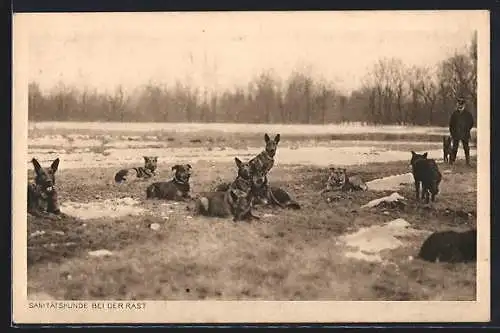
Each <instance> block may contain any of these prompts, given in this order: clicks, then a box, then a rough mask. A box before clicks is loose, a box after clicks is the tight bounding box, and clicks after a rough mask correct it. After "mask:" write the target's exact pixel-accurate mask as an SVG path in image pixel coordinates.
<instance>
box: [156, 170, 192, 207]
mask: <svg viewBox="0 0 500 333" xmlns="http://www.w3.org/2000/svg"><path fill="white" fill-rule="evenodd" d="M191 170H192V167H191V165H190V164H176V165H174V166H173V167H172V171H175V173H174V177H173V179H172V180H170V181H168V182H155V183H153V184H151V185H149V186H148V187H147V188H146V198H147V199H165V200H173V201H184V200H186V199H190V198H191V195H190V190H191V187H190V185H189V180H190V178H191Z"/></svg>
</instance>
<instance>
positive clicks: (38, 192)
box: [28, 158, 62, 217]
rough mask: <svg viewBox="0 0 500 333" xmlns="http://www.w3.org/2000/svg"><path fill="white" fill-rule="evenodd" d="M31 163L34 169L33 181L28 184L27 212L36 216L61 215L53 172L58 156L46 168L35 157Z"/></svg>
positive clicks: (56, 166)
mask: <svg viewBox="0 0 500 333" xmlns="http://www.w3.org/2000/svg"><path fill="white" fill-rule="evenodd" d="M31 163H33V167H34V169H35V181H34V182H33V183H31V184H28V213H29V214H31V215H33V216H37V217H42V216H49V217H50V214H55V215H61V214H62V213H61V210H60V208H59V200H58V195H57V190H56V188H55V185H56V178H55V173H56V172H57V168H58V167H59V158H56V159H55V160H54V161H53V162H52V164H51V165H50V167H48V168H43V167H42V166H41V165H40V163H39V162H38V161H37V159H36V158H33V159H32V160H31Z"/></svg>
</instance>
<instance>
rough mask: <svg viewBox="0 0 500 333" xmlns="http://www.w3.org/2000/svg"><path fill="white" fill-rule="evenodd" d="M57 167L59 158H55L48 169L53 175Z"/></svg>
mask: <svg viewBox="0 0 500 333" xmlns="http://www.w3.org/2000/svg"><path fill="white" fill-rule="evenodd" d="M58 167H59V157H58V158H56V159H55V160H54V162H52V164H51V165H50V168H51V169H52V172H53V173H56V171H57V168H58Z"/></svg>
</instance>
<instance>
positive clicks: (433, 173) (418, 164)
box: [410, 151, 442, 203]
mask: <svg viewBox="0 0 500 333" xmlns="http://www.w3.org/2000/svg"><path fill="white" fill-rule="evenodd" d="M410 165H411V169H412V174H413V179H414V180H415V192H416V197H417V200H419V196H420V195H419V194H420V193H419V192H420V184H422V200H424V199H425V203H429V193H430V194H431V200H432V201H434V200H435V197H436V195H437V194H438V193H439V184H440V183H441V179H442V175H441V172H440V171H439V168H438V166H437V164H436V161H435V160H433V159H428V158H427V153H424V154H417V153H415V152H414V151H411V160H410Z"/></svg>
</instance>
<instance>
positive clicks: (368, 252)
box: [338, 218, 429, 262]
mask: <svg viewBox="0 0 500 333" xmlns="http://www.w3.org/2000/svg"><path fill="white" fill-rule="evenodd" d="M428 233H429V232H427V231H422V230H416V229H413V228H412V227H411V225H410V223H408V222H407V221H405V220H404V219H401V218H399V219H395V220H393V221H390V222H388V223H385V224H384V225H381V226H371V227H366V228H361V229H359V230H358V231H356V232H355V233H352V234H347V235H344V236H341V237H339V239H338V240H339V241H340V242H341V243H343V244H344V245H345V246H346V247H347V249H346V251H345V256H346V257H348V258H353V259H359V260H366V261H373V262H381V261H382V257H381V252H382V251H384V250H393V249H396V248H398V247H401V246H404V242H403V241H401V240H400V239H399V237H403V236H404V237H411V236H419V235H422V234H428Z"/></svg>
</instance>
